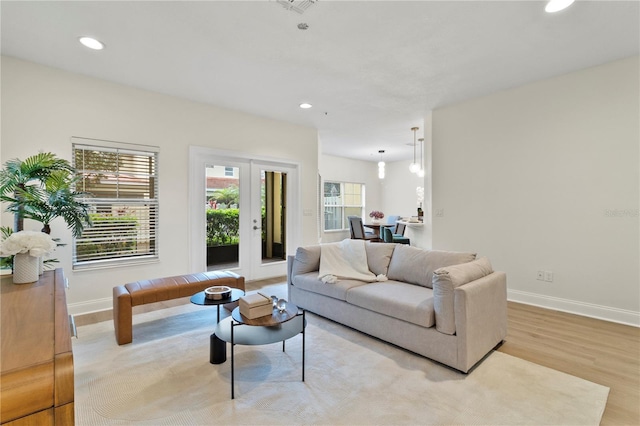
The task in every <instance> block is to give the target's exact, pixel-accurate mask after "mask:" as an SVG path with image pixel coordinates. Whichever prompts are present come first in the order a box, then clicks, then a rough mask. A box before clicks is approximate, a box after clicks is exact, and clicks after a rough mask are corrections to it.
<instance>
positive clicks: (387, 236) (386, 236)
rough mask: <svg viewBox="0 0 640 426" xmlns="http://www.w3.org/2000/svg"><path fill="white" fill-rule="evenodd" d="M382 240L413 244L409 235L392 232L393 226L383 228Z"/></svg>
mask: <svg viewBox="0 0 640 426" xmlns="http://www.w3.org/2000/svg"><path fill="white" fill-rule="evenodd" d="M382 240H383V241H384V242H385V243H396V244H409V245H411V241H410V240H409V238H407V237H403V236H402V235H400V236H396V235H394V234H393V232H391V228H387V227H385V228H383V230H382Z"/></svg>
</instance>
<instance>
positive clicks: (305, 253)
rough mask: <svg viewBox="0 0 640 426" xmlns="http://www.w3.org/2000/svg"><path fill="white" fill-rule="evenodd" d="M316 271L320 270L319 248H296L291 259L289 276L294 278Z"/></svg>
mask: <svg viewBox="0 0 640 426" xmlns="http://www.w3.org/2000/svg"><path fill="white" fill-rule="evenodd" d="M318 269H320V246H319V245H316V246H309V247H298V249H297V250H296V256H295V258H294V259H293V266H292V269H291V274H292V275H293V276H294V277H295V276H296V275H299V274H306V273H307V272H312V271H317V270H318ZM316 275H317V274H316ZM316 278H317V276H316Z"/></svg>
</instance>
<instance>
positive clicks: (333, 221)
mask: <svg viewBox="0 0 640 426" xmlns="http://www.w3.org/2000/svg"><path fill="white" fill-rule="evenodd" d="M323 194H324V230H325V231H343V230H346V229H349V222H348V220H347V216H360V217H362V209H363V208H364V185H363V184H361V183H349V182H325V183H324V190H323Z"/></svg>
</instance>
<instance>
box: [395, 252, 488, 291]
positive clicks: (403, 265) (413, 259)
mask: <svg viewBox="0 0 640 426" xmlns="http://www.w3.org/2000/svg"><path fill="white" fill-rule="evenodd" d="M475 258H476V254H475V253H464V252H455V251H440V250H423V249H420V248H417V247H411V246H408V245H404V244H403V245H397V246H396V247H395V249H394V250H393V256H392V257H391V262H390V263H389V272H388V273H387V277H388V278H389V279H390V280H395V281H401V282H405V283H410V284H418V285H421V286H424V287H429V288H432V279H433V271H435V270H436V269H438V268H442V267H445V266H451V265H457V264H459V263H466V262H470V261H472V260H474V259H475Z"/></svg>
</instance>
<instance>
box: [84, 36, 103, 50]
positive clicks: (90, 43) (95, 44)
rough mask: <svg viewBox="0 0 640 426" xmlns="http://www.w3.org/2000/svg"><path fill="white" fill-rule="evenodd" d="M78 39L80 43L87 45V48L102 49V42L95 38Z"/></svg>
mask: <svg viewBox="0 0 640 426" xmlns="http://www.w3.org/2000/svg"><path fill="white" fill-rule="evenodd" d="M78 40H80V43H82V44H83V45H84V46H86V47H88V48H89V49H93V50H102V49H104V43H102V42H100V41H98V40H96V39H95V38H91V37H80V38H79V39H78Z"/></svg>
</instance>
